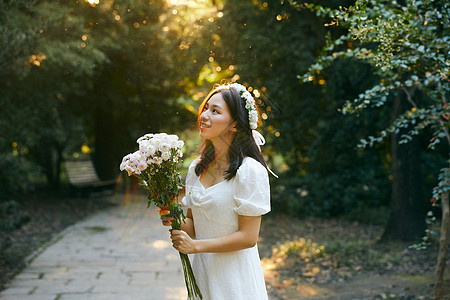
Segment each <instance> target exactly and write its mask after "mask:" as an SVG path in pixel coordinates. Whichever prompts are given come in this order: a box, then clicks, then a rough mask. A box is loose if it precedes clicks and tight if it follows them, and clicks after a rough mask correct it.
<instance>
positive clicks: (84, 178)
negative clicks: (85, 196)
mask: <svg viewBox="0 0 450 300" xmlns="http://www.w3.org/2000/svg"><path fill="white" fill-rule="evenodd" d="M65 166H66V171H67V176H68V177H69V182H70V183H72V184H74V185H76V184H79V183H88V182H95V181H99V180H100V179H99V178H98V176H97V173H96V172H95V168H94V164H93V163H92V161H90V160H82V161H66V162H65Z"/></svg>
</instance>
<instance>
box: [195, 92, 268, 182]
mask: <svg viewBox="0 0 450 300" xmlns="http://www.w3.org/2000/svg"><path fill="white" fill-rule="evenodd" d="M218 93H220V94H221V95H222V97H223V100H224V101H225V103H226V104H227V106H228V109H229V110H230V114H231V118H232V120H233V122H236V129H237V131H236V134H235V136H234V138H233V141H232V142H231V145H230V148H229V150H228V160H229V162H230V165H229V167H228V170H227V171H225V179H226V180H230V179H232V178H233V177H234V176H235V175H236V172H237V170H238V169H239V167H240V166H241V164H242V161H243V160H244V158H245V157H252V158H254V159H256V160H257V161H259V162H260V163H261V164H262V165H263V166H264V167H267V163H266V161H265V160H264V157H263V156H262V154H261V151H260V150H259V148H258V146H257V145H256V143H255V140H254V139H253V135H252V130H251V128H250V123H249V117H248V110H247V109H246V108H245V100H244V99H242V98H241V95H240V94H239V92H238V91H237V90H236V89H234V88H232V87H231V85H230V84H222V85H216V86H215V87H214V88H213V89H212V90H211V92H209V94H208V95H207V96H206V97H205V99H204V100H203V102H202V104H200V107H199V109H198V123H199V125H200V121H201V120H200V119H201V114H202V112H203V110H204V107H205V105H206V103H207V102H208V101H209V99H210V98H211V97H212V96H213V95H215V94H218ZM200 149H201V156H200V162H199V163H198V164H197V166H196V167H195V174H196V175H197V176H200V174H202V172H203V171H204V170H206V169H207V168H208V165H209V164H210V163H211V162H212V161H213V160H214V155H215V152H214V146H213V144H212V142H211V141H210V140H205V141H204V142H203V143H202V145H201V148H200Z"/></svg>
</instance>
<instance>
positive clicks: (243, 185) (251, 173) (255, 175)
mask: <svg viewBox="0 0 450 300" xmlns="http://www.w3.org/2000/svg"><path fill="white" fill-rule="evenodd" d="M234 200H235V202H236V206H235V207H234V211H235V212H236V213H237V214H239V215H243V216H260V215H263V214H266V213H268V212H269V211H270V186H269V175H268V173H267V169H266V168H265V167H264V166H263V165H262V164H261V163H259V162H258V161H256V160H255V159H253V158H245V159H244V161H243V163H242V165H241V166H240V167H239V169H238V170H237V173H236V178H235V196H234Z"/></svg>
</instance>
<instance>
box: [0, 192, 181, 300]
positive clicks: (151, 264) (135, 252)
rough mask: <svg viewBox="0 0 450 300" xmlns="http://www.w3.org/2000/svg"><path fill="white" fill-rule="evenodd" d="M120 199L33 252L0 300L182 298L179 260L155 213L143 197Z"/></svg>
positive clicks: (164, 228)
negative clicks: (116, 204)
mask: <svg viewBox="0 0 450 300" xmlns="http://www.w3.org/2000/svg"><path fill="white" fill-rule="evenodd" d="M120 197H121V199H120V202H121V203H120V205H119V206H115V207H113V208H108V209H106V210H104V211H101V212H99V213H96V214H94V215H92V216H90V217H88V218H86V219H84V220H82V221H80V222H78V223H76V224H75V225H72V226H70V227H69V228H67V229H66V230H64V231H63V232H62V233H60V234H59V235H58V237H56V238H55V239H54V240H53V241H52V242H51V243H49V245H47V246H46V247H44V248H43V249H41V250H40V251H39V252H38V253H36V254H35V255H34V258H33V259H32V261H31V263H30V264H29V265H28V267H26V268H25V269H23V270H22V272H21V273H19V274H18V275H17V276H16V277H15V278H14V279H13V281H12V282H11V284H10V285H9V287H8V288H7V289H6V290H4V291H2V292H1V293H0V299H1V300H16V299H17V300H18V299H20V300H27V299H33V300H41V299H42V300H44V299H45V300H90V299H95V300H102V299H108V300H114V299H118V300H127V299H130V300H131V299H132V300H140V299H146V300H148V299H161V300H165V299H173V300H181V299H183V300H185V299H186V297H187V296H186V291H185V287H184V280H183V271H182V268H181V263H180V258H179V255H178V252H176V251H175V250H174V249H173V248H172V247H171V243H170V242H169V233H168V228H167V227H163V226H162V225H161V222H160V220H159V216H158V215H157V210H156V209H155V208H149V209H147V205H146V200H145V197H143V196H127V195H121V196H120ZM122 197H123V199H122Z"/></svg>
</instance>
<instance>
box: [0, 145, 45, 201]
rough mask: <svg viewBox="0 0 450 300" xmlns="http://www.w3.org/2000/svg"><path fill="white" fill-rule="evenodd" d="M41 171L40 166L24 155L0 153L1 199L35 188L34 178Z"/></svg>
mask: <svg viewBox="0 0 450 300" xmlns="http://www.w3.org/2000/svg"><path fill="white" fill-rule="evenodd" d="M39 173H40V172H39V168H38V167H37V166H36V165H34V164H33V163H31V162H30V161H28V160H26V159H25V158H23V157H19V156H14V155H12V154H10V153H2V154H0V190H1V191H2V193H0V200H6V199H9V198H10V197H11V196H12V195H16V194H19V193H25V192H29V191H31V190H33V189H34V182H33V178H35V177H36V176H37V175H38V174H39Z"/></svg>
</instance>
